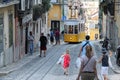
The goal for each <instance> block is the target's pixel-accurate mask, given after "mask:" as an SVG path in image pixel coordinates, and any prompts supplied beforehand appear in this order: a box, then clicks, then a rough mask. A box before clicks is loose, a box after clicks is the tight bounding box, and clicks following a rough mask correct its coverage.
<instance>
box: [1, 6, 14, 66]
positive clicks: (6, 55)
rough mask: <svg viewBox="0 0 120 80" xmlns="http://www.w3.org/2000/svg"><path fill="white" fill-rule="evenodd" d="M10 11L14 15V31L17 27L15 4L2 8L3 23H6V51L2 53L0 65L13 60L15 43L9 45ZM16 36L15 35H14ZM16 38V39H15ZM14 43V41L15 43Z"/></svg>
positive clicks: (4, 34) (4, 39)
mask: <svg viewBox="0 0 120 80" xmlns="http://www.w3.org/2000/svg"><path fill="white" fill-rule="evenodd" d="M9 12H10V13H11V14H12V15H13V17H12V20H13V31H14V28H15V20H14V5H12V6H8V7H4V8H0V14H3V19H4V20H3V23H4V33H3V36H4V38H3V41H4V51H3V52H2V53H0V67H2V66H3V65H7V64H9V63H12V62H13V56H14V54H13V53H14V52H13V45H12V46H10V47H9V17H8V15H9ZM13 34H14V32H13ZM13 38H14V35H13ZM13 40H14V39H13ZM13 44H14V43H13Z"/></svg>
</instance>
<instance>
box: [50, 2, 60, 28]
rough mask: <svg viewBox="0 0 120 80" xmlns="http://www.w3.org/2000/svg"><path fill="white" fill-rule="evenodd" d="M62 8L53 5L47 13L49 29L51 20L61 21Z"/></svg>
mask: <svg viewBox="0 0 120 80" xmlns="http://www.w3.org/2000/svg"><path fill="white" fill-rule="evenodd" d="M61 13H62V8H61V5H58V4H53V6H52V8H51V9H50V11H49V12H48V28H49V29H50V27H51V20H59V21H60V20H61V17H62V14H61Z"/></svg>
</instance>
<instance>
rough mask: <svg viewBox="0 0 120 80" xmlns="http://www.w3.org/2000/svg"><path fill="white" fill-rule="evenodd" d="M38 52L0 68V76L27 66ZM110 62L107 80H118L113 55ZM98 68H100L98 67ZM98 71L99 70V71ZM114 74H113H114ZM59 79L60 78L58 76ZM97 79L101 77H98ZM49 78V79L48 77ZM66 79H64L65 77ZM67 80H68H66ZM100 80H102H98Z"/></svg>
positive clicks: (71, 76) (119, 78) (117, 68)
mask: <svg viewBox="0 0 120 80" xmlns="http://www.w3.org/2000/svg"><path fill="white" fill-rule="evenodd" d="M96 44H97V43H96ZM97 45H98V46H99V48H101V45H99V44H97ZM50 47H51V45H48V48H50ZM38 55H39V54H38V52H35V53H34V54H33V55H32V56H30V55H26V56H25V57H24V58H23V59H21V60H19V61H18V62H16V63H13V64H11V65H8V66H6V67H3V68H1V69H0V75H6V74H8V73H10V72H12V71H15V70H17V69H19V68H21V67H22V66H23V65H25V64H27V63H29V62H31V60H33V59H34V58H36V57H38ZM111 60H112V64H113V67H114V68H113V69H110V71H111V72H110V74H109V79H110V80H120V77H119V76H120V74H119V70H120V68H119V67H118V66H117V65H116V64H115V57H114V54H113V56H112V57H111ZM99 67H100V66H99ZM57 69H58V68H57V67H56V70H57ZM72 69H73V68H72ZM99 71H100V70H99ZM113 71H114V72H115V73H114V72H113ZM98 74H100V72H98ZM47 76H51V75H50V74H48V75H47ZM57 77H58V76H57ZM59 77H60V76H59ZM74 77H76V75H70V77H69V78H70V80H72V79H75V78H74ZM99 77H101V76H100V75H99ZM49 78H50V77H49ZM65 78H66V77H65ZM45 80H47V77H46V79H45ZM50 80H52V77H51V79H50ZM67 80H68V79H67ZM100 80H103V79H100Z"/></svg>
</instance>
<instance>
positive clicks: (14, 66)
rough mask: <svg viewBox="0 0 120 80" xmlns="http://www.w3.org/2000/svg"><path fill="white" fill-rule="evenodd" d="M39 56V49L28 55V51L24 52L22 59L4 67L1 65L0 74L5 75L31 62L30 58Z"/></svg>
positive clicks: (48, 46)
mask: <svg viewBox="0 0 120 80" xmlns="http://www.w3.org/2000/svg"><path fill="white" fill-rule="evenodd" d="M51 46H52V45H49V44H48V45H47V48H48V49H49V48H50V47H51ZM38 56H39V49H37V50H36V52H34V53H33V55H30V54H29V53H28V54H26V55H25V56H24V57H23V58H22V59H20V60H19V61H17V62H15V63H12V64H9V65H7V66H6V67H2V68H0V76H4V75H7V74H9V73H11V72H13V71H15V70H17V69H19V68H21V67H22V66H23V65H25V64H27V63H29V62H31V60H33V59H34V58H36V57H38Z"/></svg>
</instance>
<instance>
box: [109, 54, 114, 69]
mask: <svg viewBox="0 0 120 80" xmlns="http://www.w3.org/2000/svg"><path fill="white" fill-rule="evenodd" d="M108 63H109V67H110V68H112V69H114V67H113V65H112V62H111V58H110V56H109V57H108Z"/></svg>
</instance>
